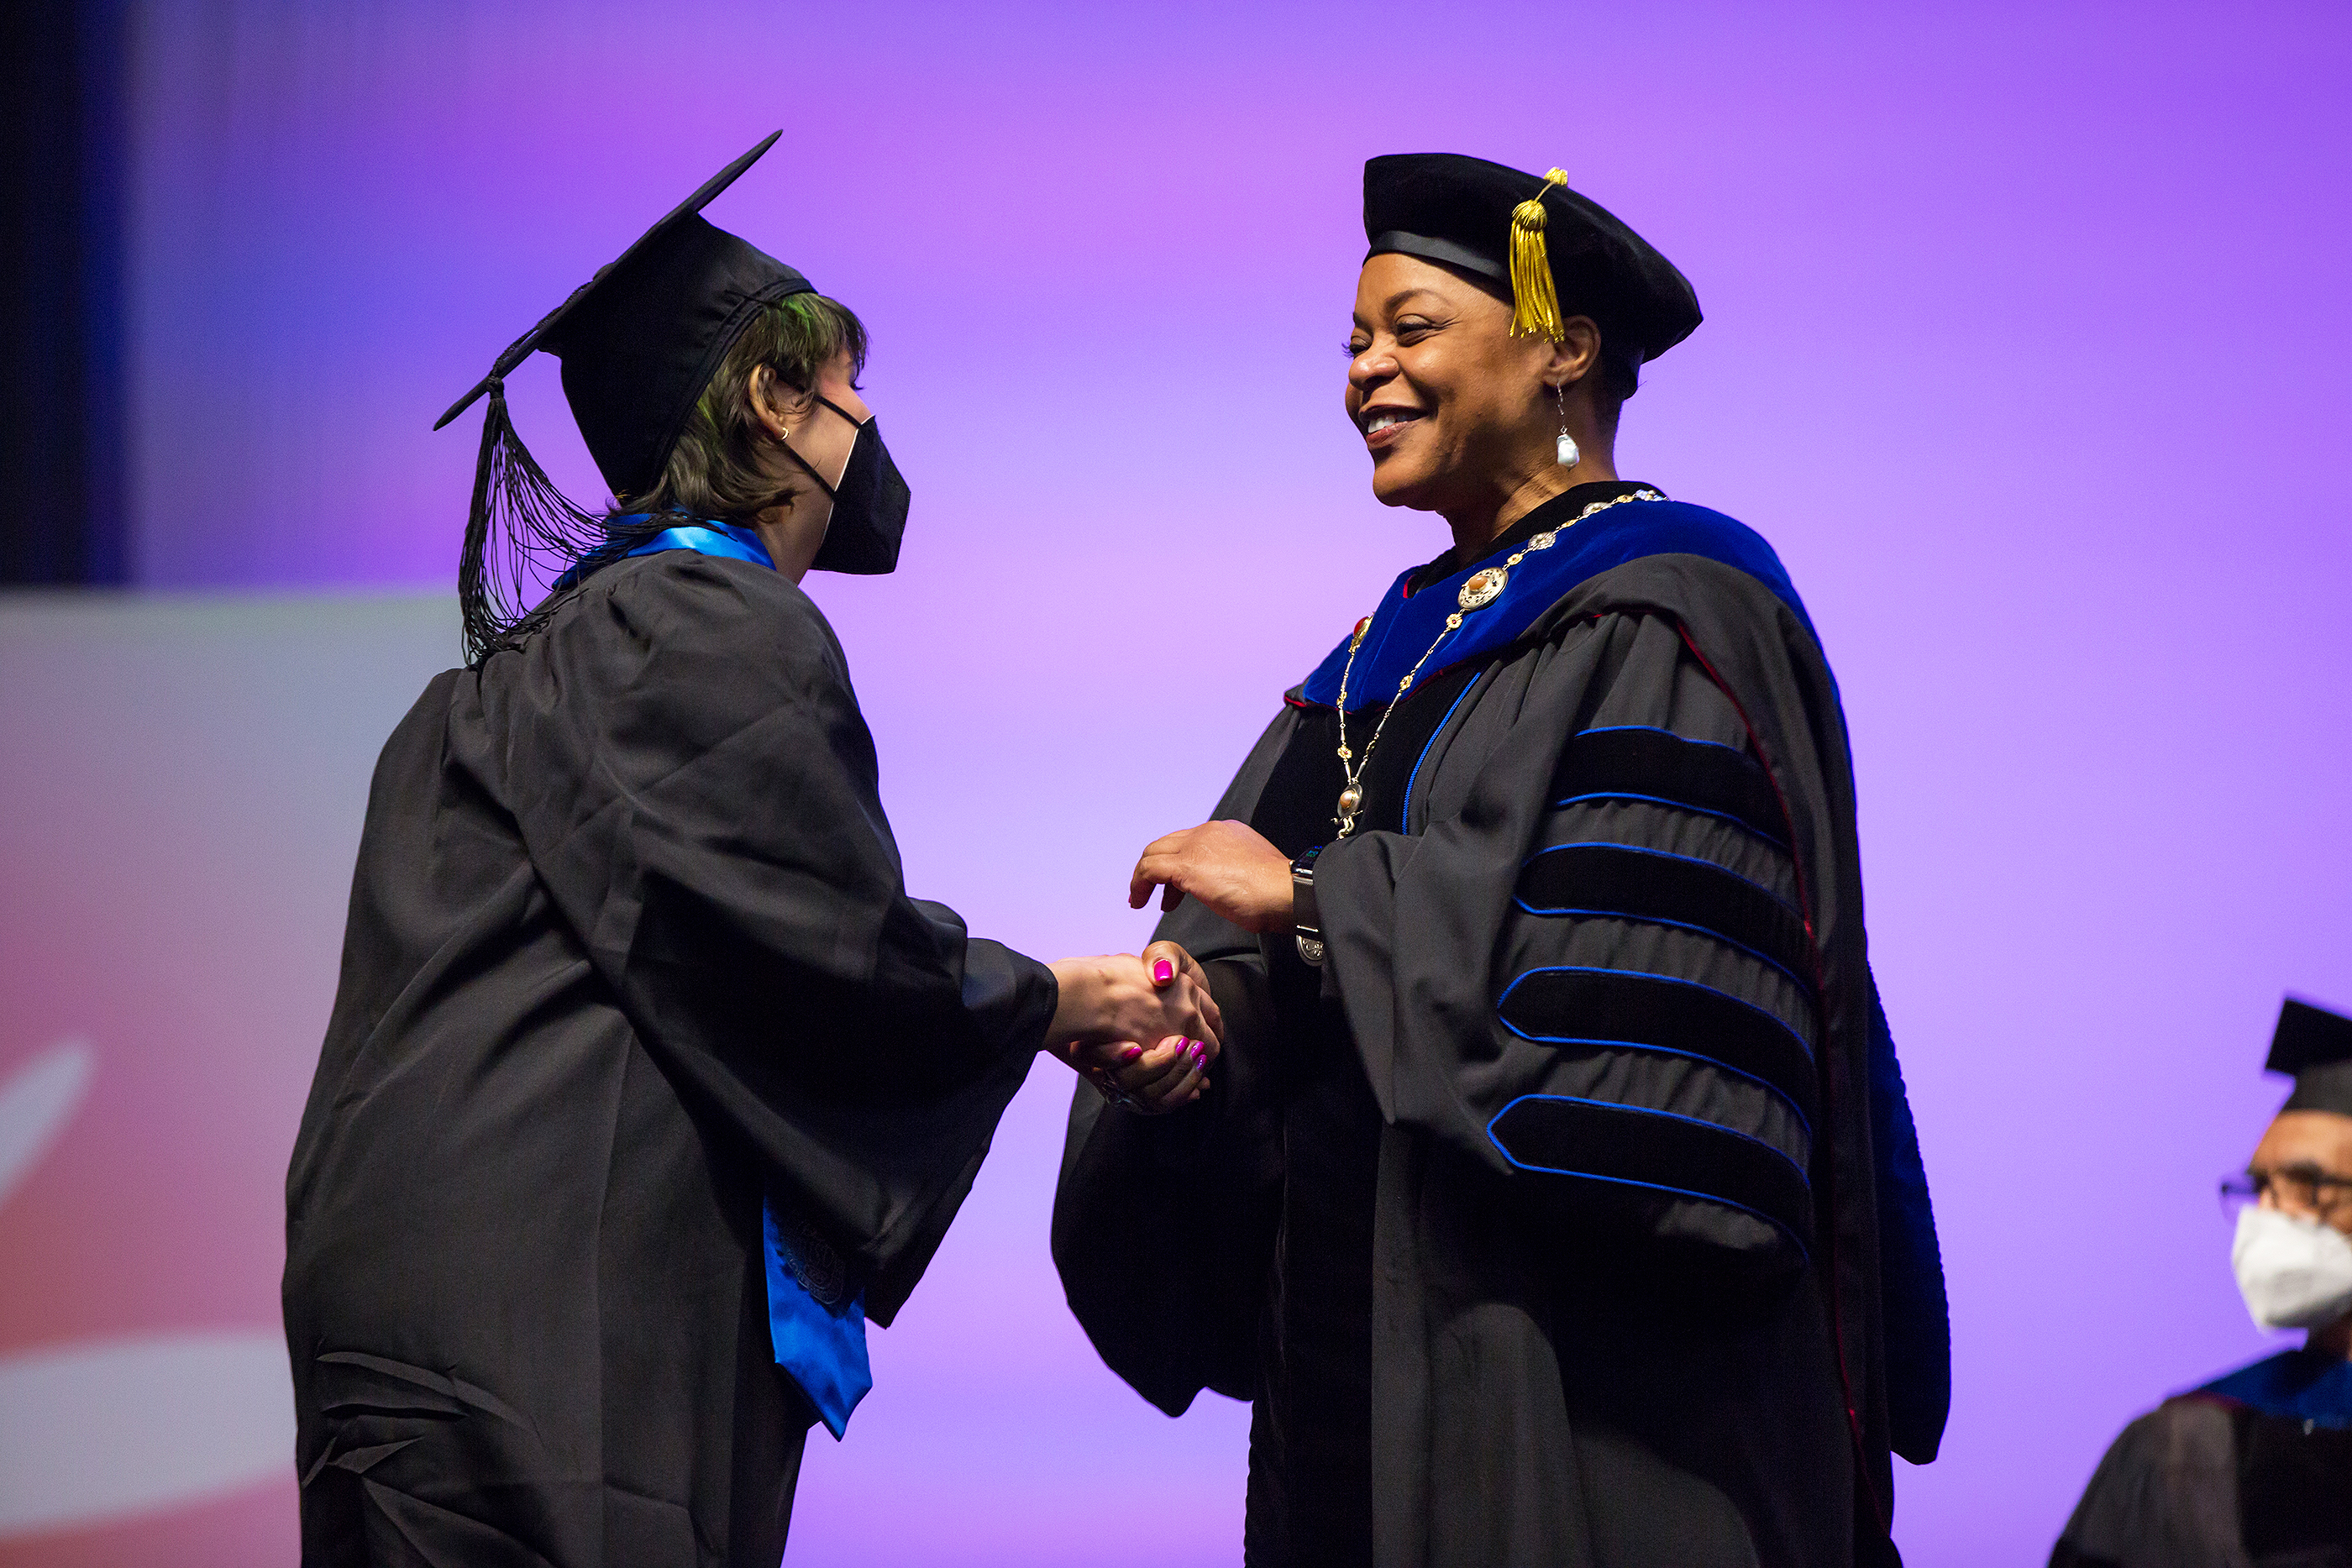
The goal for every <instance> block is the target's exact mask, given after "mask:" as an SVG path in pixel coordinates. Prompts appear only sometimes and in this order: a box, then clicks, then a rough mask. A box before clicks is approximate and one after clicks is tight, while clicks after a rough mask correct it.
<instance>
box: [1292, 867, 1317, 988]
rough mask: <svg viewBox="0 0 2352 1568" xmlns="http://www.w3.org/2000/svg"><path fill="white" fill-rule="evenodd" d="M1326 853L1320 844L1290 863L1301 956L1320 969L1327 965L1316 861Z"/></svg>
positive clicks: (1293, 912)
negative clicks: (1318, 906) (1317, 905)
mask: <svg viewBox="0 0 2352 1568" xmlns="http://www.w3.org/2000/svg"><path fill="white" fill-rule="evenodd" d="M1322 852H1323V846H1322V845H1321V844H1317V845H1316V846H1315V847H1314V848H1313V849H1311V850H1308V851H1307V852H1306V853H1305V854H1303V855H1300V856H1299V857H1298V858H1297V860H1295V861H1292V862H1290V924H1291V926H1292V928H1293V929H1294V930H1296V931H1297V936H1294V937H1293V938H1292V940H1293V941H1295V942H1297V944H1298V956H1299V957H1300V959H1301V960H1303V961H1304V962H1306V963H1307V964H1310V965H1312V966H1314V967H1316V968H1318V969H1319V968H1321V967H1323V920H1322V917H1321V916H1320V915H1318V914H1316V912H1315V860H1316V857H1317V856H1318V855H1320V854H1321V853H1322Z"/></svg>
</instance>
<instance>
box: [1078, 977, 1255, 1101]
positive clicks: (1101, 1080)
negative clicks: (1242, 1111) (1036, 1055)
mask: <svg viewBox="0 0 2352 1568" xmlns="http://www.w3.org/2000/svg"><path fill="white" fill-rule="evenodd" d="M1150 955H1151V962H1150V965H1149V966H1147V964H1146V962H1145V960H1144V959H1142V958H1138V957H1134V956H1129V955H1125V954H1121V955H1118V956H1111V957H1100V958H1064V959H1062V960H1061V961H1060V962H1058V963H1056V964H1055V965H1054V966H1053V970H1054V977H1055V980H1056V981H1057V982H1058V983H1059V986H1060V988H1061V997H1060V1001H1059V1003H1058V1005H1057V1006H1056V1007H1055V1011H1054V1021H1053V1022H1052V1024H1051V1025H1049V1026H1048V1028H1047V1030H1046V1033H1045V1044H1046V1049H1047V1050H1050V1051H1053V1052H1054V1054H1055V1055H1056V1056H1058V1057H1060V1058H1061V1059H1062V1060H1063V1061H1066V1062H1067V1063H1069V1065H1070V1066H1071V1067H1072V1068H1073V1069H1074V1070H1076V1071H1077V1072H1078V1073H1079V1074H1081V1075H1082V1076H1083V1077H1085V1078H1086V1079H1087V1082H1091V1083H1093V1084H1094V1085H1095V1087H1096V1088H1097V1089H1099V1090H1101V1091H1102V1092H1103V1093H1104V1094H1105V1095H1106V1096H1107V1097H1108V1098H1110V1099H1112V1100H1114V1101H1117V1102H1118V1103H1123V1104H1128V1105H1129V1106H1131V1107H1132V1108H1134V1109H1137V1110H1140V1111H1145V1112H1149V1113H1158V1112H1161V1111H1171V1110H1174V1109H1175V1108H1176V1107H1177V1106H1179V1105H1182V1104H1188V1103H1191V1102H1192V1101H1193V1100H1196V1099H1198V1098H1199V1097H1200V1093H1201V1091H1202V1089H1203V1088H1205V1087H1206V1086H1207V1083H1208V1068H1209V1063H1210V1062H1212V1061H1215V1060H1216V1057H1217V1049H1218V1043H1217V1042H1218V1037H1219V1033H1220V1031H1221V1030H1223V1027H1224V1020H1223V1019H1222V1018H1221V1017H1220V1016H1219V1015H1218V1012H1217V1004H1216V1002H1215V1000H1214V999H1213V998H1212V997H1211V996H1210V995H1209V988H1208V983H1207V977H1205V976H1203V975H1202V973H1201V967H1200V966H1199V965H1198V964H1195V963H1194V962H1193V961H1192V956H1191V955H1190V954H1188V953H1186V952H1185V951H1184V950H1183V949H1182V948H1181V947H1179V946H1176V945H1175V944H1174V943H1172V942H1163V943H1159V944H1156V945H1154V946H1153V947H1152V948H1151V949H1150ZM1162 976H1164V978H1162ZM1145 1041H1150V1042H1151V1043H1150V1044H1149V1045H1146V1044H1144V1043H1142V1042H1145Z"/></svg>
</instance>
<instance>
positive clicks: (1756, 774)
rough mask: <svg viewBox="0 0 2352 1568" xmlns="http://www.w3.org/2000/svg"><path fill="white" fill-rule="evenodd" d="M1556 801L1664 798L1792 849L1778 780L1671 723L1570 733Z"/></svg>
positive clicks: (1747, 760)
mask: <svg viewBox="0 0 2352 1568" xmlns="http://www.w3.org/2000/svg"><path fill="white" fill-rule="evenodd" d="M1553 790H1554V797H1553V803H1554V804H1555V805H1560V806H1565V805H1567V804H1568V803H1569V802H1570V801H1571V800H1594V799H1602V800H1612V799H1613V800H1657V801H1662V802H1664V804H1666V805H1669V806H1682V807H1685V808H1686V809H1688V810H1694V811H1704V812H1706V814H1707V815H1709V816H1712V817H1724V818H1727V819H1729V820H1730V821H1735V822H1738V824H1739V825H1740V826H1742V827H1744V828H1746V829H1748V831H1750V832H1752V833H1755V834H1756V835H1757V836H1759V838H1763V839H1767V840H1769V841H1771V842H1773V843H1776V844H1779V845H1780V846H1782V847H1783V848H1786V847H1787V845H1788V841H1789V829H1788V826H1787V823H1786V821H1785V820H1784V818H1783V816H1782V813H1781V810H1780V797H1779V796H1778V795H1776V794H1774V793H1773V790H1772V781H1771V779H1769V778H1768V777H1766V775H1765V772H1764V769H1763V768H1760V767H1759V766H1758V765H1757V763H1756V761H1755V759H1754V758H1750V757H1749V756H1748V755H1747V754H1746V753H1745V752H1741V751H1737V750H1734V749H1733V748H1732V747H1728V746H1718V745H1717V744H1715V743H1714V742H1712V741H1705V740H1685V739H1684V738H1683V737H1681V736H1679V735H1676V734H1675V733H1674V732H1673V731H1672V730H1665V729H1652V728H1649V727H1644V726H1637V725H1623V726H1619V727H1613V728H1608V729H1588V730H1584V731H1581V732H1580V733H1579V734H1577V735H1574V736H1571V737H1570V738H1569V742H1568V745H1567V746H1566V747H1564V748H1563V750H1562V753H1561V756H1560V761H1559V771H1558V772H1557V773H1556V774H1555V775H1554V776H1553Z"/></svg>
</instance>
